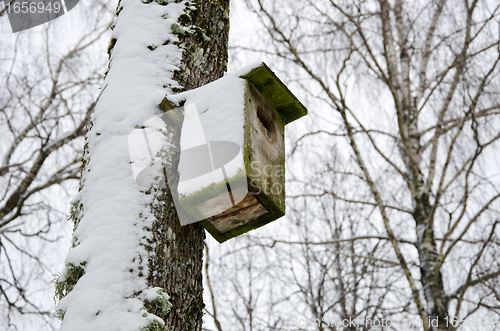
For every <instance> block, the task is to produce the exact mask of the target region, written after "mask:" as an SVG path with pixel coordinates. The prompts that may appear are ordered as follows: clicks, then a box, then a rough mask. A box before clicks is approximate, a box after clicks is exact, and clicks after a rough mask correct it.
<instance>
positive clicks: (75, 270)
mask: <svg viewBox="0 0 500 331" xmlns="http://www.w3.org/2000/svg"><path fill="white" fill-rule="evenodd" d="M86 264H87V262H86V261H83V262H80V265H74V264H73V263H68V264H67V265H66V272H65V273H64V275H62V276H59V277H58V279H57V280H56V281H55V288H56V293H55V297H56V299H57V300H61V299H62V298H64V297H65V296H66V295H68V293H69V292H71V291H72V290H73V287H74V286H75V285H76V283H77V282H78V280H79V279H80V278H82V276H83V275H84V274H85V269H84V267H85V265H86ZM61 278H62V280H61Z"/></svg>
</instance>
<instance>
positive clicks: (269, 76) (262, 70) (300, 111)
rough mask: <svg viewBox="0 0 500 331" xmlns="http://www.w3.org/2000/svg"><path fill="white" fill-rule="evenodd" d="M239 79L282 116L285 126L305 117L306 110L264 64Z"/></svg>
mask: <svg viewBox="0 0 500 331" xmlns="http://www.w3.org/2000/svg"><path fill="white" fill-rule="evenodd" d="M241 77H242V78H245V79H247V80H248V81H249V82H250V83H251V84H252V85H253V86H254V87H255V88H256V89H257V90H258V91H259V92H260V93H261V94H262V95H263V96H264V97H265V98H266V99H267V101H269V103H270V104H271V105H272V106H273V107H274V109H276V110H277V111H278V113H280V115H281V116H283V118H284V119H285V124H288V123H290V122H293V121H295V120H296V119H299V118H301V117H302V116H305V115H307V108H306V107H305V106H304V105H303V104H302V103H301V102H300V101H299V100H298V99H297V98H296V97H295V96H294V95H293V94H292V92H290V90H289V89H288V88H287V87H286V86H285V84H283V82H282V81H281V80H280V79H279V78H278V77H276V75H275V74H274V72H272V71H271V69H269V67H268V66H267V65H266V64H265V63H262V65H260V66H259V67H257V68H255V69H253V70H252V71H250V72H249V73H247V74H245V75H243V76H241Z"/></svg>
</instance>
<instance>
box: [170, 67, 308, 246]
mask: <svg viewBox="0 0 500 331" xmlns="http://www.w3.org/2000/svg"><path fill="white" fill-rule="evenodd" d="M240 78H242V79H244V80H245V82H244V83H245V92H244V100H241V102H240V104H242V105H244V106H243V107H241V110H235V111H240V112H244V123H243V130H242V131H241V135H242V137H241V140H242V141H243V146H238V145H237V144H235V145H236V146H237V147H236V149H235V150H234V151H232V152H231V151H230V150H231V149H232V148H233V147H232V145H231V143H226V144H225V145H224V144H223V142H220V141H212V142H211V143H208V149H207V150H211V149H214V148H215V149H217V146H220V148H219V150H224V151H225V152H224V153H225V154H224V155H222V154H220V152H217V151H216V150H215V149H214V151H212V152H211V153H212V154H213V155H211V156H210V158H211V159H212V168H213V169H215V168H221V167H222V173H223V178H224V180H220V179H219V181H218V182H217V181H214V182H213V183H214V184H212V185H210V186H206V187H204V188H203V189H200V190H198V191H196V192H193V191H192V192H191V193H189V194H186V195H181V194H179V196H180V198H179V200H180V205H182V208H183V209H184V210H185V211H187V212H188V213H189V214H190V215H191V216H193V217H194V219H196V220H197V221H200V223H201V224H202V225H203V226H204V227H205V229H206V230H207V231H208V232H210V234H211V235H212V236H213V237H214V238H215V239H216V240H217V241H219V242H224V241H226V240H228V239H230V238H233V237H235V236H238V235H240V234H243V233H246V232H248V231H250V230H252V229H256V228H258V227H261V226H263V225H265V224H267V223H269V222H272V221H274V220H276V219H278V218H280V217H281V216H283V215H285V141H284V135H285V125H286V124H288V123H290V122H292V121H294V120H296V119H298V118H300V117H302V116H304V115H306V114H307V109H306V108H305V107H304V105H302V103H300V101H298V100H297V98H295V96H294V95H293V94H292V93H291V92H290V91H289V90H288V88H287V87H286V86H285V85H284V84H283V83H282V82H281V81H280V80H279V79H278V78H277V77H276V75H275V74H274V73H273V72H272V71H271V70H270V69H269V67H268V66H267V65H266V64H264V63H262V64H261V65H260V66H258V67H255V68H254V69H252V70H251V71H249V72H248V73H246V74H244V75H243V76H241V77H240ZM222 79H224V78H222ZM203 88H204V87H201V88H200V89H203ZM214 98H217V97H214ZM223 145H224V146H223ZM197 148H198V150H199V151H200V152H199V153H205V152H203V151H202V149H203V148H204V147H203V148H202V147H197ZM218 153H219V154H218ZM231 153H232V154H231ZM237 154H238V155H237ZM217 155H222V156H221V159H220V161H217V157H218V156H217ZM228 155H230V157H228ZM224 158H225V160H223V159H224ZM231 158H234V159H233V160H237V161H233V162H236V163H238V162H239V163H238V164H239V167H240V168H238V169H240V170H239V171H238V172H237V173H236V172H233V173H232V175H226V172H227V170H226V172H224V166H223V165H224V164H229V162H230V161H229V159H231ZM182 160H183V154H182V151H181V162H180V168H183V169H184V168H185V167H184V164H187V162H190V163H194V162H193V160H194V159H192V160H191V161H185V163H184V164H183V161H182ZM238 160H239V161H238ZM214 163H215V164H217V163H218V165H217V166H215V167H214V166H213V164H214ZM179 172H180V174H181V176H180V178H181V182H182V178H183V174H182V172H181V171H179ZM221 176H222V175H221ZM192 177H194V176H191V178H192ZM220 178H222V177H220ZM179 185H180V186H181V185H182V183H180V184H179ZM179 191H182V190H181V189H179ZM228 196H229V197H228ZM224 201H225V202H224ZM178 213H179V212H178ZM181 223H182V221H181Z"/></svg>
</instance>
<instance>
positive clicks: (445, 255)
mask: <svg viewBox="0 0 500 331" xmlns="http://www.w3.org/2000/svg"><path fill="white" fill-rule="evenodd" d="M247 4H248V5H249V8H251V10H253V12H254V13H255V14H256V15H257V17H258V18H259V19H260V20H261V23H262V24H263V27H264V29H263V32H261V33H260V34H259V38H261V39H260V40H259V43H258V44H256V45H255V47H253V48H249V47H243V46H242V47H240V49H244V50H250V51H257V52H260V53H264V54H267V55H268V56H271V57H272V56H273V55H274V54H276V55H277V56H278V59H281V60H282V62H281V63H283V69H284V68H285V67H286V72H287V73H288V76H289V77H292V79H293V81H294V82H296V86H298V87H299V88H302V89H303V91H304V93H307V94H308V95H309V100H315V101H316V102H317V103H316V105H317V107H316V108H317V109H318V110H317V111H316V113H315V114H313V116H316V118H315V123H312V125H314V126H313V129H309V130H308V131H309V132H307V133H306V134H304V135H303V136H301V137H298V139H297V144H296V147H295V148H294V149H293V151H292V155H293V156H291V157H292V158H293V157H295V158H301V155H303V154H301V152H304V151H307V150H309V149H314V148H318V146H320V148H323V149H322V153H323V155H325V156H326V157H328V156H329V155H330V156H331V159H332V160H333V159H334V158H337V157H338V158H341V159H344V160H346V161H345V164H343V165H337V166H335V163H334V162H333V161H331V162H328V161H327V163H323V166H322V169H317V170H318V172H317V173H316V174H317V175H319V174H322V176H321V177H322V178H323V179H325V178H332V181H333V180H334V178H337V181H336V184H337V185H340V186H341V187H342V188H341V189H339V187H338V186H335V185H327V183H325V182H324V181H318V180H317V179H318V178H317V177H313V178H316V180H313V179H312V178H311V177H307V176H305V177H301V176H300V175H299V174H297V176H298V178H296V183H298V184H301V185H302V186H301V187H302V188H303V190H305V191H303V192H300V191H299V192H298V193H299V194H297V195H295V197H296V198H297V199H307V201H309V202H308V203H307V204H306V203H304V207H303V208H311V207H310V206H311V205H314V206H318V205H317V204H316V205H315V204H313V203H312V201H319V202H321V201H323V202H324V199H330V198H331V199H334V200H335V201H336V203H343V204H345V205H346V206H347V205H350V206H351V207H350V209H351V210H353V209H356V210H357V212H358V213H361V216H362V217H363V218H364V219H365V227H360V228H358V229H355V231H354V232H352V230H350V231H344V232H342V234H341V235H342V236H344V237H343V238H336V237H335V236H334V237H333V238H331V240H327V239H325V238H324V235H323V236H313V237H310V238H308V239H307V240H306V241H302V242H293V240H292V241H290V240H288V241H287V243H286V244H287V245H308V246H307V247H310V246H311V245H325V247H328V246H329V245H330V246H331V245H337V244H340V243H341V242H342V241H343V240H346V241H348V242H353V243H355V245H358V247H359V246H360V245H366V247H365V250H366V252H365V253H366V254H367V255H364V256H357V258H361V259H362V260H364V261H366V260H367V259H368V258H369V257H370V255H369V253H372V252H371V251H370V250H371V249H373V247H375V246H374V245H377V243H379V242H380V243H385V245H389V247H390V250H389V251H386V252H385V253H384V255H383V258H384V260H385V261H386V262H385V263H389V265H397V268H396V269H393V270H394V273H392V275H399V278H398V280H397V281H394V284H404V288H403V289H402V290H401V291H400V292H399V293H398V295H397V299H396V302H397V303H398V304H399V308H398V309H395V310H394V311H393V312H392V313H391V314H392V318H393V319H396V318H398V317H397V314H398V312H399V313H401V314H404V313H409V314H411V316H415V317H416V318H419V319H420V323H421V326H422V328H423V329H424V330H426V331H427V330H456V329H471V330H472V329H481V328H482V327H487V326H486V325H485V324H481V323H484V322H488V323H489V325H493V324H494V323H495V322H496V321H497V319H498V312H499V310H498V309H499V307H500V300H499V295H498V293H499V277H500V267H499V260H498V254H499V251H498V249H499V238H498V237H499V228H498V219H499V218H498V211H499V207H500V206H499V197H500V192H499V190H498V184H499V182H498V176H497V171H496V170H495V169H496V164H497V162H498V155H499V154H498V146H499V145H498V139H499V137H500V135H499V133H498V128H499V125H500V123H499V120H500V117H499V113H498V112H499V107H500V105H499V103H498V100H499V98H498V91H499V66H498V63H499V61H500V51H499V31H498V21H499V17H500V7H499V6H498V3H496V2H494V1H479V0H477V1H476V0H471V1H458V2H456V1H454V2H451V1H446V0H438V1H412V2H408V1H407V2H404V1H399V0H394V1H385V0H380V1H321V0H320V1H315V0H308V1H305V2H300V3H299V2H294V1H287V2H285V3H283V2H279V3H278V2H275V1H265V0H256V1H250V0H249V1H247ZM266 37H267V38H268V39H267V40H268V41H269V44H266V43H265V42H262V38H266ZM274 58H275V59H276V57H274ZM309 108H313V107H311V106H309ZM325 141H332V142H334V143H335V145H336V148H335V149H327V148H325V147H326V144H325V143H324V142H325ZM329 144H331V143H329ZM323 160H324V159H323ZM305 164H306V165H308V166H312V164H311V163H307V162H306V163H305ZM327 174H330V175H331V176H333V177H327ZM340 179H341V180H340ZM339 180H340V181H339ZM296 203H298V200H297V201H295V202H294V205H295V204H296ZM299 206H300V204H299ZM306 206H307V207H306ZM329 206H333V203H330V205H329ZM295 208H298V207H295ZM332 208H333V207H332ZM344 215H345V214H344ZM302 216H303V217H302V218H299V219H300V220H304V221H307V219H308V216H307V213H303V214H302ZM333 217H334V216H333V215H331V214H330V216H328V217H327V218H328V219H329V220H330V222H333ZM350 222H352V221H351V220H349V219H348V218H347V219H346V221H345V225H344V226H343V228H344V229H349V226H348V224H349V223H350ZM323 226H324V225H323ZM317 231H319V230H317ZM328 233H330V232H328ZM323 234H324V233H323ZM339 239H342V240H340V241H339ZM273 243H275V242H274V241H272V242H271V245H272V244H273ZM272 246H273V247H274V249H276V245H272ZM333 247H335V246H333ZM325 249H326V248H325ZM343 249H348V247H344V248H343ZM356 255H357V254H356ZM346 256H348V259H350V261H351V262H353V261H354V260H353V258H354V256H353V255H352V254H350V253H348V252H346ZM380 257H381V256H380V255H379V256H378V258H380ZM320 261H324V260H320ZM318 263H319V262H318ZM321 263H323V262H321ZM320 270H323V269H320ZM377 270H380V268H377ZM334 279H335V282H334V284H338V283H337V281H338V278H335V277H334V278H332V281H333V280H334ZM401 282H403V283H401ZM332 286H333V284H332ZM358 286H361V285H358ZM398 286H399V285H398ZM338 291H340V293H339V294H338V295H339V296H345V295H347V294H348V293H350V294H353V293H354V292H345V289H344V290H342V288H339V289H338ZM342 291H344V292H342ZM386 291H387V292H386V293H387V294H393V295H394V292H392V291H393V289H391V287H388V288H386ZM315 298H316V299H317V300H319V297H318V296H317V295H316V297H315ZM347 298H348V297H347ZM278 301H279V300H278ZM392 302H394V297H393V300H392ZM334 303H336V301H334V302H333V303H331V304H332V305H333V304H334ZM364 307H365V308H366V309H361V310H359V309H356V310H351V311H350V312H347V314H344V316H349V315H351V314H353V317H358V316H360V317H363V318H368V317H370V315H369V311H368V310H367V309H368V307H372V308H373V306H371V305H368V304H366V305H365V306H364ZM394 307H396V308H397V307H398V306H390V305H389V303H388V302H386V303H384V304H383V305H382V306H380V308H382V309H389V308H394ZM403 308H404V309H403ZM219 314H220V310H219ZM376 316H378V318H379V319H380V318H383V317H384V316H385V315H384V313H383V312H381V311H379V312H378V313H377V314H376ZM376 316H375V317H376ZM402 317H403V316H400V317H399V318H402ZM361 326H362V327H364V328H365V329H370V328H371V326H370V325H367V324H366V323H365V324H362V325H361ZM372 327H373V326H372ZM323 328H324V326H323ZM317 329H318V330H322V328H321V327H318V328H317ZM396 329H400V328H398V327H396ZM401 329H404V327H401Z"/></svg>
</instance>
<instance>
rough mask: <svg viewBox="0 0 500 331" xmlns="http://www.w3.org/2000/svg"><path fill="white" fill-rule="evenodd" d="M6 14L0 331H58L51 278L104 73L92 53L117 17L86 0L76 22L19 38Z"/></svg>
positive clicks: (0, 124)
mask: <svg viewBox="0 0 500 331" xmlns="http://www.w3.org/2000/svg"><path fill="white" fill-rule="evenodd" d="M0 16H1V20H2V22H1V23H2V24H1V26H0V28H1V35H2V37H1V38H0V45H1V47H0V58H1V60H0V63H1V65H0V77H1V78H0V79H1V88H0V158H1V160H0V201H1V202H0V329H2V330H27V329H37V330H42V329H45V328H47V329H52V327H53V326H55V322H54V320H53V311H54V309H53V301H52V293H53V287H52V284H50V282H51V281H52V279H53V278H54V274H55V273H56V272H57V271H58V270H60V268H61V266H60V259H61V257H62V254H64V253H65V252H64V251H65V250H66V245H65V243H66V241H67V238H68V235H69V226H67V225H66V222H65V221H66V214H67V210H68V208H67V203H68V201H69V199H71V196H72V195H74V193H75V192H76V188H77V181H76V180H75V179H78V178H79V172H80V165H81V153H82V139H81V137H82V136H83V134H84V128H85V126H86V124H87V123H88V119H89V117H90V111H91V109H92V108H93V105H94V99H95V97H96V95H97V91H98V87H99V85H100V82H101V80H102V78H101V77H102V73H103V72H104V70H103V68H102V65H103V64H104V63H105V62H104V61H103V60H105V58H104V57H99V56H95V55H94V54H93V53H92V52H95V51H96V49H99V48H101V49H102V48H103V47H104V46H105V44H103V43H102V39H101V38H102V36H103V34H105V33H106V32H107V31H108V28H109V22H110V20H109V18H110V15H109V9H108V7H107V3H106V2H101V1H99V2H95V1H94V2H92V4H90V3H88V2H86V1H82V2H81V4H80V5H79V6H78V7H77V9H75V10H74V11H72V12H71V14H70V15H67V16H68V17H69V16H71V18H69V19H68V17H62V18H60V19H58V21H57V22H56V21H54V22H52V23H50V24H47V25H44V26H42V27H38V28H35V29H33V30H28V31H24V32H21V33H18V34H12V33H11V32H10V28H9V27H8V20H7V17H6V14H5V12H3V11H2V14H1V15H0ZM71 20H72V21H73V23H72V22H71ZM73 24H78V25H79V30H78V31H75V30H73V29H72V28H71V26H72V25H73ZM70 31H74V34H73V35H72V36H70V35H69V34H68V33H69V32H70Z"/></svg>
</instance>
